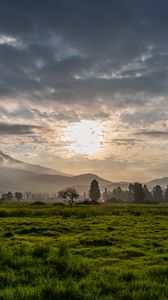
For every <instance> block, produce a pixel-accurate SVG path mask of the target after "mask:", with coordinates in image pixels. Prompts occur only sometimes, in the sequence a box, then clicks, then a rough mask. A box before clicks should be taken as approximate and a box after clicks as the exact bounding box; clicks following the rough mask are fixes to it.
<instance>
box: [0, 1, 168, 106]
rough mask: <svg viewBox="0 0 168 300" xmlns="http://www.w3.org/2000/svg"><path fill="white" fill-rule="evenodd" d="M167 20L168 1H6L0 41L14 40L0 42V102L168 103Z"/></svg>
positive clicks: (124, 104) (0, 29)
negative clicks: (156, 99)
mask: <svg viewBox="0 0 168 300" xmlns="http://www.w3.org/2000/svg"><path fill="white" fill-rule="evenodd" d="M167 20H168V3H167V1H164V0H146V1H145V0H142V1H133V0H123V1H121V0H120V1H108V0H107V1H105V2H104V1H101V0H98V1H97V0H92V1H88V0H86V1H77V0H76V1H75V0H72V1H66V0H60V1H59V0H57V1H54V0H53V1H51V0H49V1H47V2H46V1H39V0H36V1H32V0H29V1H26V0H25V1H21V0H20V1H19V0H17V1H1V11H0V34H1V35H3V36H6V37H8V38H9V37H11V38H13V39H15V41H11V42H8V43H7V42H6V43H5V42H4V41H2V42H0V67H1V73H0V96H1V97H4V96H10V97H24V98H27V99H30V100H32V101H33V100H36V101H40V100H46V99H47V100H51V101H61V102H66V103H67V102H70V103H72V102H79V103H80V102H83V101H96V100H97V98H98V97H99V98H100V97H101V98H103V99H104V100H105V101H107V103H108V102H110V103H112V104H114V105H115V106H118V107H121V106H133V105H137V104H139V103H140V100H138V98H137V97H135V95H136V94H138V93H145V94H146V95H148V96H150V97H152V96H153V95H164V96H165V95H167V92H168V85H167V79H168V70H167V68H166V64H167V61H168V53H167V48H168V41H167V29H168V21H167ZM0 40H1V39H0ZM118 93H120V96H121V97H120V99H119V98H116V97H115V95H116V94H118ZM132 95H134V97H133V96H132ZM145 101H146V100H145V98H144V100H143V103H145Z"/></svg>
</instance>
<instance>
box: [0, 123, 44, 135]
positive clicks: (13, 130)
mask: <svg viewBox="0 0 168 300" xmlns="http://www.w3.org/2000/svg"><path fill="white" fill-rule="evenodd" d="M35 129H39V127H38V126H33V125H27V124H7V123H0V135H27V134H33V133H34V130H35Z"/></svg>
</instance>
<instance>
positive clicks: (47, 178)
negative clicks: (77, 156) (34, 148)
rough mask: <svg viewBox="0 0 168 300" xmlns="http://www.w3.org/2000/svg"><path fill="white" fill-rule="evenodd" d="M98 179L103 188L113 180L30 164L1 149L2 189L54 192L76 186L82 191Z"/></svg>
mask: <svg viewBox="0 0 168 300" xmlns="http://www.w3.org/2000/svg"><path fill="white" fill-rule="evenodd" d="M93 179H97V180H98V182H99V185H100V188H101V190H102V189H104V188H105V187H106V186H107V185H111V184H112V182H110V181H108V180H105V179H103V178H100V177H98V176H97V175H95V174H81V175H78V176H70V175H68V174H64V173H61V172H59V171H56V170H53V169H49V168H45V167H42V166H39V165H32V164H28V163H25V162H22V161H19V160H16V159H14V158H12V157H11V156H9V155H7V154H5V153H3V152H2V151H0V191H8V190H11V191H16V190H19V191H29V190H31V191H32V192H49V193H54V192H57V191H59V190H60V189H62V188H66V187H74V188H76V189H77V190H78V191H79V192H80V193H83V192H86V193H87V192H88V189H89V185H90V182H91V181H92V180H93Z"/></svg>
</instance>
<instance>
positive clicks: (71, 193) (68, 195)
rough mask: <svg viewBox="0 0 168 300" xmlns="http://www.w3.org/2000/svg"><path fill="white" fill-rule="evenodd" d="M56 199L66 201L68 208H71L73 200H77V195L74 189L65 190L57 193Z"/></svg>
mask: <svg viewBox="0 0 168 300" xmlns="http://www.w3.org/2000/svg"><path fill="white" fill-rule="evenodd" d="M58 197H60V198H63V199H66V200H67V201H68V203H69V205H70V206H73V204H74V203H75V200H76V199H78V197H79V194H78V193H77V191H76V190H75V189H74V188H67V189H65V190H62V191H59V192H58Z"/></svg>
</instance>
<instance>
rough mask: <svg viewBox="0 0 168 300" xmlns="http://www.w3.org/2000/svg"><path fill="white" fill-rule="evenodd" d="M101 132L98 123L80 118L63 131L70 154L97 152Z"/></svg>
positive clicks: (99, 145) (101, 136) (90, 154)
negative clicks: (80, 119)
mask: <svg viewBox="0 0 168 300" xmlns="http://www.w3.org/2000/svg"><path fill="white" fill-rule="evenodd" d="M102 138H103V134H102V127H101V125H100V123H98V122H96V121H88V120H82V121H80V122H79V123H75V124H72V125H70V126H69V127H68V128H67V129H66V131H65V132H64V140H65V142H67V143H68V150H69V151H70V152H71V153H72V154H77V155H88V156H92V155H94V154H96V153H98V152H99V150H100V147H101V142H102Z"/></svg>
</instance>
